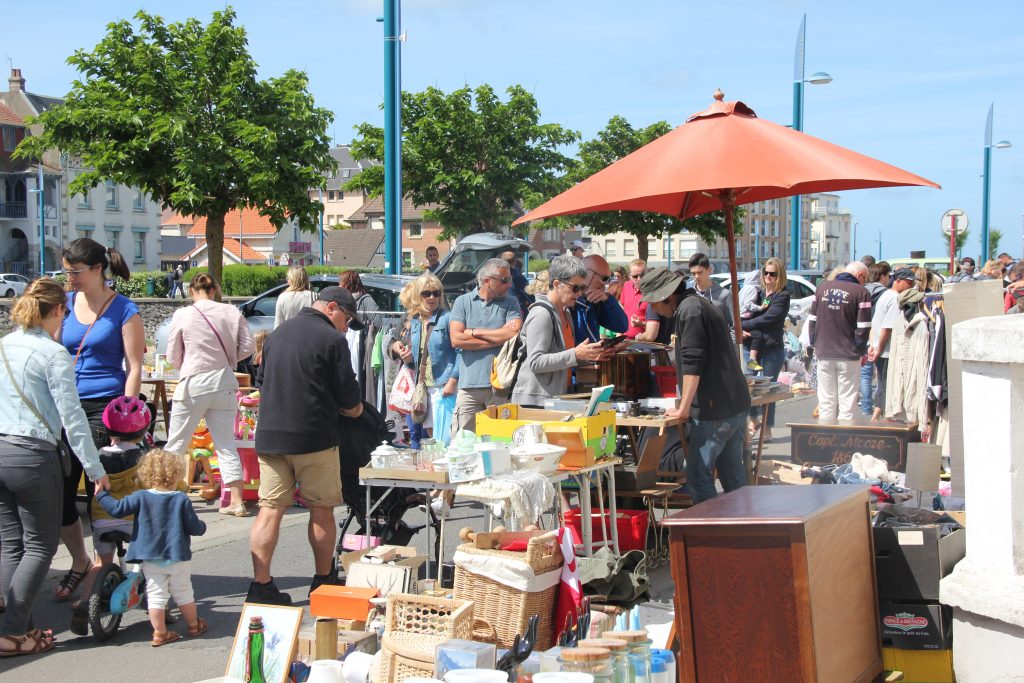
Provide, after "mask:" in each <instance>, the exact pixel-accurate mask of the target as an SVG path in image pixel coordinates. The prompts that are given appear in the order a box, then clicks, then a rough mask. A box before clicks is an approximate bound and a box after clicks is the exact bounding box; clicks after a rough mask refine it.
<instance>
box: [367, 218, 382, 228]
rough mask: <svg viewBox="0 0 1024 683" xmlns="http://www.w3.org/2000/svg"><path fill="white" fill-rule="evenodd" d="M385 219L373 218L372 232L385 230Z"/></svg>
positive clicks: (371, 222) (371, 220)
mask: <svg viewBox="0 0 1024 683" xmlns="http://www.w3.org/2000/svg"><path fill="white" fill-rule="evenodd" d="M383 229H384V219H383V218H371V219H370V230H383Z"/></svg>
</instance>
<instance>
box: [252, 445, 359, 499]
mask: <svg viewBox="0 0 1024 683" xmlns="http://www.w3.org/2000/svg"><path fill="white" fill-rule="evenodd" d="M259 462H260V507H270V508H284V507H288V506H290V505H291V504H292V503H293V502H294V501H295V483H296V482H298V484H299V489H300V492H301V494H302V499H303V500H304V501H306V504H307V505H309V506H311V507H334V506H336V505H341V462H340V461H339V460H338V447H337V446H334V447H333V448H328V449H327V450H324V451H317V452H315V453H300V454H297V455H260V456H259Z"/></svg>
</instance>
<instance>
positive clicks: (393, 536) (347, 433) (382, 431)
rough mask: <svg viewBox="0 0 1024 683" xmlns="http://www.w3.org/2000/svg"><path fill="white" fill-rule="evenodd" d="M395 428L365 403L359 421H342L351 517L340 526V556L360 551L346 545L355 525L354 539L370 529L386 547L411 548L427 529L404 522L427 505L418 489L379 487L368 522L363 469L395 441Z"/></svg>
mask: <svg viewBox="0 0 1024 683" xmlns="http://www.w3.org/2000/svg"><path fill="white" fill-rule="evenodd" d="M394 428H395V424H394V422H391V421H385V420H384V418H383V417H382V416H381V414H380V412H379V411H378V410H377V409H376V408H374V407H373V406H372V405H371V404H369V403H367V402H366V401H363V414H362V415H360V416H359V417H358V418H356V419H351V418H346V417H339V423H338V437H339V448H338V453H339V457H340V458H341V496H342V499H343V500H344V501H345V505H346V506H347V507H348V511H349V514H348V516H347V517H346V518H345V519H344V520H343V521H342V522H341V523H340V524H339V526H340V528H341V533H340V534H339V535H338V547H337V552H338V554H341V553H342V552H345V551H348V550H358V549H359V547H351V548H350V547H346V545H345V538H346V534H347V532H348V530H349V527H351V525H352V522H353V521H356V522H358V529H357V531H356V532H355V533H354V534H353V536H357V537H360V536H364V535H365V534H366V530H367V525H369V531H370V535H371V536H376V537H378V538H380V542H381V543H382V544H389V545H408V544H409V541H410V540H411V539H412V537H413V536H414V535H415V533H416V532H417V531H419V530H420V529H422V528H423V527H422V526H420V527H410V526H408V525H407V524H405V522H403V521H402V517H404V516H405V513H406V511H408V510H409V509H410V508H413V507H416V506H417V505H420V504H422V503H423V502H424V497H423V495H422V494H420V493H417V492H416V491H415V490H414V489H404V488H395V489H391V490H390V491H388V490H387V489H384V488H380V487H375V488H374V489H373V490H372V491H371V501H373V504H374V507H373V513H372V514H371V515H370V519H369V520H368V519H367V518H366V487H365V486H364V485H362V484H360V483H359V468H360V467H365V466H366V465H367V464H368V463H369V462H370V453H371V452H372V451H373V449H375V448H376V447H377V446H379V445H380V443H381V442H382V441H385V442H387V443H391V442H392V441H394V439H395V433H394V431H393V430H394ZM385 492H386V493H385ZM432 521H434V520H433V519H432Z"/></svg>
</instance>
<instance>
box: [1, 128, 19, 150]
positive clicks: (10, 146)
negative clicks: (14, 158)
mask: <svg viewBox="0 0 1024 683" xmlns="http://www.w3.org/2000/svg"><path fill="white" fill-rule="evenodd" d="M14 130H15V129H14V127H13V126H3V151H4V152H13V151H14V147H16V146H17V141H16V140H15V139H14Z"/></svg>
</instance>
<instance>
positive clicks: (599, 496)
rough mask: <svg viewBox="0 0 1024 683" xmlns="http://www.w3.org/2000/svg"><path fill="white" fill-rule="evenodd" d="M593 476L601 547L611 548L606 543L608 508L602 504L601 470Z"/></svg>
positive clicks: (595, 471)
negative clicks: (599, 514) (599, 520)
mask: <svg viewBox="0 0 1024 683" xmlns="http://www.w3.org/2000/svg"><path fill="white" fill-rule="evenodd" d="M594 475H595V477H596V478H597V509H598V510H600V511H601V517H600V519H601V546H602V547H604V548H608V547H611V546H610V544H609V543H608V526H607V524H606V522H607V521H608V506H606V505H605V504H604V487H603V486H602V485H601V470H594ZM588 478H589V477H588ZM612 526H614V525H612Z"/></svg>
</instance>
